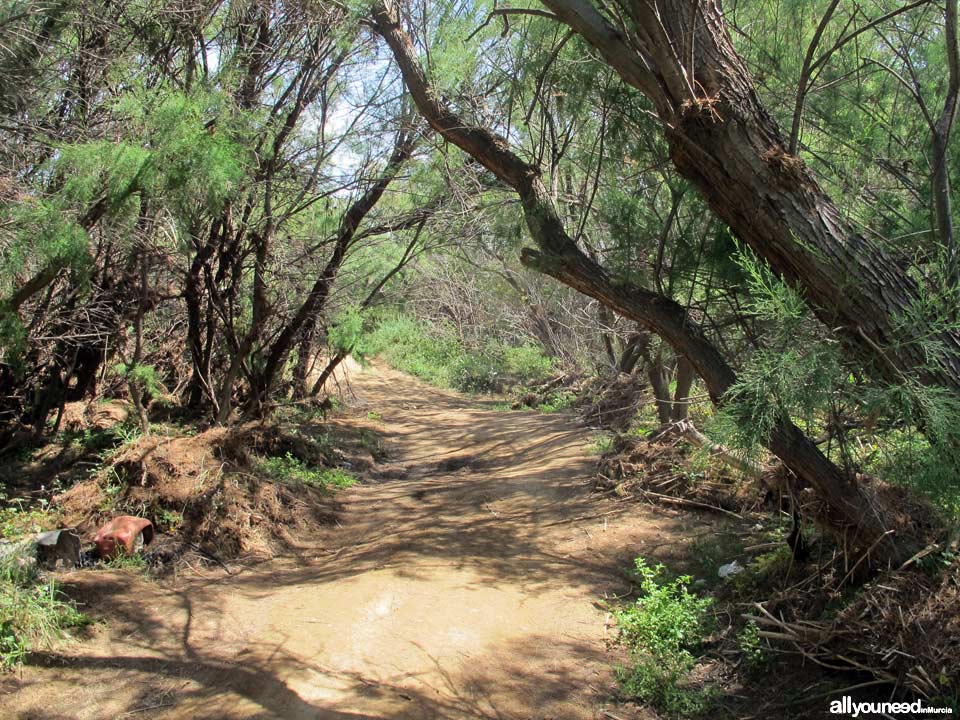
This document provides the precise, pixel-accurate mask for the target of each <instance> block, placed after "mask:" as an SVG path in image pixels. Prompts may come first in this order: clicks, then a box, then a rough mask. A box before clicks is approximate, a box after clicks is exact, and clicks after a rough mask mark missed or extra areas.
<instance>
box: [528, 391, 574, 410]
mask: <svg viewBox="0 0 960 720" xmlns="http://www.w3.org/2000/svg"><path fill="white" fill-rule="evenodd" d="M576 399H577V395H576V393H574V392H573V391H571V390H564V389H561V390H555V391H554V392H552V393H550V394H549V395H547V397H545V398H544V399H543V402H542V403H540V404H539V405H537V410H539V411H540V412H542V413H551V412H560V411H561V410H569V409H570V408H572V407H573V403H574V401H575V400H576Z"/></svg>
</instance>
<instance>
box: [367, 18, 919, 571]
mask: <svg viewBox="0 0 960 720" xmlns="http://www.w3.org/2000/svg"><path fill="white" fill-rule="evenodd" d="M373 21H374V27H375V28H376V30H377V32H378V33H379V34H380V35H381V36H382V37H383V38H384V39H385V40H386V42H387V44H388V45H389V47H390V49H391V51H392V52H393V56H394V58H395V60H396V62H397V64H398V66H399V68H400V72H401V74H402V75H403V79H404V82H405V83H406V86H407V88H408V89H409V91H410V94H411V96H412V97H413V100H414V102H415V103H416V105H417V108H418V109H419V111H420V113H421V114H422V115H423V116H424V118H425V119H426V120H427V122H428V123H429V124H430V126H431V127H433V129H434V130H436V131H437V132H438V133H440V134H441V135H442V136H443V137H444V139H445V140H447V141H448V142H451V143H453V144H454V145H456V146H458V147H459V148H460V149H461V150H463V151H464V152H466V153H468V154H469V155H471V156H473V157H474V158H475V159H476V160H477V161H478V162H479V163H481V164H482V165H483V166H484V167H486V168H487V169H488V170H490V171H491V172H492V173H494V174H495V175H496V176H497V177H498V178H499V179H500V180H501V181H502V182H504V183H506V184H507V185H509V186H510V187H512V188H513V189H514V190H515V191H516V193H517V195H518V196H519V198H520V201H521V205H522V207H523V211H524V216H525V219H526V222H527V227H528V229H529V231H530V234H531V237H532V238H533V239H534V241H535V242H536V244H537V246H538V250H531V249H526V250H524V252H523V255H522V257H521V260H522V261H523V262H524V264H526V265H527V266H528V267H531V268H534V269H536V270H538V271H540V272H543V273H545V274H548V275H551V276H552V277H554V278H556V279H558V280H560V281H561V282H563V283H564V284H566V285H569V286H570V287H572V288H574V289H576V290H579V291H580V292H582V293H584V294H586V295H588V296H590V297H593V298H595V299H596V300H598V301H600V302H602V303H603V304H604V305H606V306H607V307H609V308H611V309H612V310H614V311H616V312H619V313H621V314H622V315H624V316H626V317H628V318H631V319H633V320H636V321H637V322H639V323H641V324H642V325H643V326H644V327H646V328H648V329H649V330H651V331H653V332H656V333H657V334H658V335H660V337H662V338H663V339H664V340H665V341H666V342H667V343H668V344H669V345H671V346H672V347H673V349H674V351H675V352H676V353H677V354H678V355H683V356H685V357H686V358H687V359H688V360H689V361H690V363H691V365H692V366H693V368H694V370H695V371H696V372H697V374H698V375H700V377H701V378H703V380H704V383H705V385H706V387H707V391H708V393H709V394H710V397H711V399H712V400H713V401H714V402H715V403H717V404H720V403H721V402H722V399H723V397H724V394H725V393H726V392H727V390H729V389H730V388H731V387H732V386H733V384H734V383H735V381H736V374H735V373H734V371H733V369H732V368H731V367H730V366H729V365H728V364H727V362H726V360H724V358H723V356H722V355H721V354H720V352H719V350H717V348H716V347H715V346H714V345H713V344H712V343H711V342H710V341H709V340H708V339H707V337H706V335H705V334H704V333H703V331H702V330H701V329H700V328H699V326H698V325H697V324H696V323H695V322H694V321H693V320H692V318H690V316H689V315H688V314H687V312H686V311H685V310H684V309H683V307H681V306H680V305H679V304H678V303H676V302H675V301H673V300H671V299H670V298H667V297H664V296H662V295H658V294H656V293H652V292H649V291H647V290H644V289H642V288H638V287H635V286H632V285H629V284H622V283H616V282H614V281H613V280H612V279H611V278H610V276H609V275H608V274H607V272H606V271H605V270H604V269H603V268H602V267H601V266H600V265H598V264H597V263H595V262H594V261H592V260H591V259H590V258H588V257H587V256H586V255H585V254H584V253H583V252H582V251H581V250H580V249H579V248H578V247H577V245H576V243H575V242H574V240H573V239H572V238H571V237H570V235H569V234H568V233H567V232H566V230H565V228H564V226H563V221H562V220H561V219H560V216H559V214H558V212H557V210H556V208H555V207H554V205H553V202H552V200H551V197H550V193H549V192H548V190H547V188H546V187H545V186H544V184H543V182H542V180H541V179H540V170H539V168H537V167H535V166H532V165H530V164H528V163H526V162H524V161H523V160H521V159H520V158H519V157H518V156H517V155H515V154H514V153H513V152H512V151H511V149H510V146H509V145H508V143H507V141H506V140H504V139H503V138H502V137H499V136H497V135H494V134H493V133H492V132H490V131H489V130H487V129H486V128H481V127H476V126H471V125H470V124H469V123H466V122H464V120H463V119H462V118H460V117H458V116H457V115H456V114H455V113H453V112H452V111H451V110H450V109H449V108H448V107H447V106H446V105H444V104H443V103H442V102H441V100H440V99H439V98H440V95H439V94H438V93H437V92H436V91H435V90H434V89H433V88H432V87H431V86H430V84H429V82H428V81H427V78H426V74H425V73H424V70H423V68H422V67H421V66H420V64H419V62H418V61H417V59H416V55H415V51H414V48H413V44H412V42H411V40H410V38H409V37H408V36H407V34H406V33H405V32H404V30H403V29H402V27H401V25H400V19H399V14H398V12H397V10H396V7H395V6H394V5H393V4H392V3H391V2H390V0H380V1H378V2H376V3H375V4H374V6H373ZM767 446H768V447H769V449H770V450H771V452H773V453H774V454H775V455H777V457H779V458H780V459H781V460H782V461H783V463H784V465H786V466H787V467H788V468H789V469H790V470H792V471H793V472H794V473H795V474H796V475H797V476H798V477H799V478H800V479H801V480H803V481H805V482H807V483H809V485H810V486H811V487H813V488H814V490H815V491H816V492H817V494H818V496H819V497H820V498H821V499H822V500H823V502H824V503H825V505H826V508H827V510H826V513H825V514H824V515H823V516H821V517H820V518H819V519H820V520H821V521H822V522H824V523H825V525H826V527H827V528H828V529H829V530H830V531H831V532H833V533H834V534H835V535H837V536H839V538H840V540H841V542H843V543H844V546H845V547H847V548H851V549H855V550H860V551H867V550H870V551H871V552H873V553H874V558H875V559H879V560H881V561H883V560H888V559H896V558H900V557H902V556H903V551H904V548H901V547H900V546H898V545H897V544H896V543H894V542H893V541H892V538H891V536H890V535H889V534H888V533H887V523H886V521H885V519H884V518H883V517H882V513H881V512H880V511H879V509H878V508H877V507H876V506H875V505H874V503H873V502H872V501H871V500H870V498H868V497H867V496H866V495H865V494H864V493H863V492H862V490H861V489H860V488H859V486H858V485H857V483H856V481H855V480H854V479H853V478H851V477H849V476H847V475H846V474H845V473H843V472H842V471H841V470H840V469H839V468H838V467H837V466H836V465H834V464H833V463H832V462H830V460H828V459H827V458H826V457H825V456H824V455H823V453H821V452H820V450H819V448H817V446H816V445H815V444H814V443H813V442H812V441H811V440H810V439H809V438H807V437H806V436H805V435H804V434H803V433H802V432H801V431H800V429H799V428H797V427H796V425H794V424H793V423H792V422H791V421H790V419H789V418H787V417H784V416H781V417H780V418H779V419H778V420H777V422H776V423H775V426H774V428H773V430H772V432H771V434H770V437H769V439H768V443H767Z"/></svg>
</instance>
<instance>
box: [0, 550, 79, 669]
mask: <svg viewBox="0 0 960 720" xmlns="http://www.w3.org/2000/svg"><path fill="white" fill-rule="evenodd" d="M14 562H15V561H14ZM0 618H2V619H0V669H4V670H6V669H10V668H12V667H14V666H16V665H17V664H19V663H20V662H21V661H22V660H23V658H24V656H25V655H26V654H27V653H28V652H29V651H30V650H32V649H34V648H39V647H44V646H47V645H49V644H50V643H52V642H53V641H55V640H57V639H59V638H61V637H62V636H63V635H64V633H65V631H66V630H67V629H69V628H75V627H81V626H84V625H87V624H88V623H89V619H88V618H87V617H86V616H85V615H83V614H82V613H81V612H79V611H78V610H77V608H76V606H75V605H74V604H73V603H72V602H70V601H69V600H66V599H64V597H63V594H62V593H61V592H60V590H59V588H58V587H57V584H56V582H55V581H54V580H53V579H52V578H45V577H43V576H42V575H41V574H40V573H39V571H38V570H37V569H36V566H34V565H24V566H16V565H14V566H8V567H5V568H3V569H0Z"/></svg>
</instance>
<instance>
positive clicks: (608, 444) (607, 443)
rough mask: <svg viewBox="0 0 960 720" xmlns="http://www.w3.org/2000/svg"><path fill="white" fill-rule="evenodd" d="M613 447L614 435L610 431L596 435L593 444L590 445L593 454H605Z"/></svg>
mask: <svg viewBox="0 0 960 720" xmlns="http://www.w3.org/2000/svg"><path fill="white" fill-rule="evenodd" d="M612 447H613V435H611V434H610V433H598V434H597V435H596V436H595V439H594V441H593V444H592V445H591V446H590V453H591V454H593V455H605V454H606V453H608V452H610V449H611V448H612Z"/></svg>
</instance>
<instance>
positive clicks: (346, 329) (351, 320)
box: [327, 307, 364, 353]
mask: <svg viewBox="0 0 960 720" xmlns="http://www.w3.org/2000/svg"><path fill="white" fill-rule="evenodd" d="M363 323H364V317H363V313H362V312H361V311H360V310H359V309H358V308H356V307H350V308H348V309H347V310H345V311H343V312H342V313H340V314H339V315H338V316H337V317H336V318H335V319H334V321H333V323H332V324H331V326H330V329H329V330H328V331H327V345H328V346H329V348H330V351H331V352H332V353H350V352H354V353H355V349H356V348H357V347H358V345H359V344H360V342H361V340H362V339H363Z"/></svg>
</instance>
